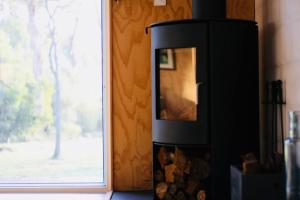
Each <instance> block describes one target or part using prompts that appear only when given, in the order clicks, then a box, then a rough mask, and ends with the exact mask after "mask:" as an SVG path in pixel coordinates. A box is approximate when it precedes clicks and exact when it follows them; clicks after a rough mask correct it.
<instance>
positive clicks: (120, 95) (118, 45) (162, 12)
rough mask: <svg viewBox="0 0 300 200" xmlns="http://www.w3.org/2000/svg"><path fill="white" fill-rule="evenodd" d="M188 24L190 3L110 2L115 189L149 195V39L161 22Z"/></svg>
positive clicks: (179, 0)
mask: <svg viewBox="0 0 300 200" xmlns="http://www.w3.org/2000/svg"><path fill="white" fill-rule="evenodd" d="M184 18H191V0H169V1H168V5H167V6H166V7H154V6H153V0H134V1H133V0H118V2H116V1H113V7H112V22H113V23H112V27H113V30H112V31H113V53H112V56H113V133H114V135H113V138H114V139H113V143H114V150H113V156H114V189H115V190H132V189H133V190H135V189H151V185H152V183H151V178H152V174H151V173H152V164H151V160H152V152H151V150H152V142H151V131H152V130H151V60H150V59H151V47H150V39H151V35H146V34H145V32H144V28H145V27H146V26H148V25H149V24H151V23H153V22H157V21H161V20H171V19H184Z"/></svg>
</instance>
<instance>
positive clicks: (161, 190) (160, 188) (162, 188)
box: [155, 183, 168, 199]
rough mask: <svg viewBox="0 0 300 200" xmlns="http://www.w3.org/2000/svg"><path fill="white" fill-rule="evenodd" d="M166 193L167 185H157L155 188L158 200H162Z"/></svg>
mask: <svg viewBox="0 0 300 200" xmlns="http://www.w3.org/2000/svg"><path fill="white" fill-rule="evenodd" d="M167 191H168V184H167V183H159V184H157V186H156V188H155V192H156V195H157V197H158V198H159V199H164V197H165V195H166V193H167Z"/></svg>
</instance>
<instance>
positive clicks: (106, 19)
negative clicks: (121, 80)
mask: <svg viewBox="0 0 300 200" xmlns="http://www.w3.org/2000/svg"><path fill="white" fill-rule="evenodd" d="M98 1H101V2H102V3H101V9H102V12H103V15H102V24H101V25H102V30H103V32H102V41H103V42H102V53H103V59H102V60H103V61H102V66H103V70H102V72H103V85H102V87H103V97H104V98H103V109H104V112H103V125H104V126H103V129H104V134H103V137H104V140H103V141H104V151H103V154H104V156H103V158H104V160H105V162H104V166H103V167H104V169H103V170H104V182H103V184H98V183H82V184H80V183H78V184H77V183H74V184H72V183H71V184H63V183H62V184H38V183H37V184H10V185H6V184H0V193H107V199H110V195H111V191H112V185H113V184H112V180H113V179H112V138H111V133H112V131H111V130H112V125H111V121H112V120H111V111H112V107H111V99H112V92H111V89H112V88H111V85H112V84H111V80H112V73H111V66H112V59H111V51H112V48H111V46H112V38H111V2H110V0H98Z"/></svg>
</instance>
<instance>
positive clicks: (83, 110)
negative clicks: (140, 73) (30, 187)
mask: <svg viewBox="0 0 300 200" xmlns="http://www.w3.org/2000/svg"><path fill="white" fill-rule="evenodd" d="M101 15H102V14H101V1H100V0H0V184H1V183H2V184H7V183H8V184H10V183H14V184H15V183H91V182H103V131H102V130H103V122H102V120H103V119H102V49H101V48H102V40H101V38H102V37H101V28H102V27H101Z"/></svg>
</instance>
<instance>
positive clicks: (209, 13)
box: [192, 0, 226, 19]
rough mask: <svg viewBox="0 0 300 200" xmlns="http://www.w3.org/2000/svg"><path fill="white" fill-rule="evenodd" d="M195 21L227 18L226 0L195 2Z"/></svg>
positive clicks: (200, 0) (201, 0)
mask: <svg viewBox="0 0 300 200" xmlns="http://www.w3.org/2000/svg"><path fill="white" fill-rule="evenodd" d="M192 3H193V6H192V7H193V19H224V18H226V0H193V2H192Z"/></svg>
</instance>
